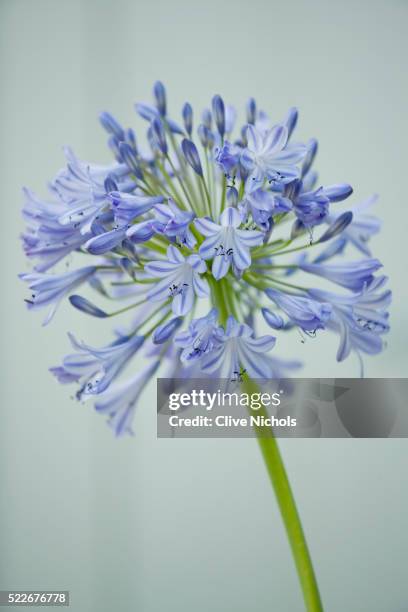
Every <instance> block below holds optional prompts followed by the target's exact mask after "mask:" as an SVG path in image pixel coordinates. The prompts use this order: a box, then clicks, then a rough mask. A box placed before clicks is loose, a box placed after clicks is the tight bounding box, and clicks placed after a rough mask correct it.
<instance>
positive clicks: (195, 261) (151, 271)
mask: <svg viewBox="0 0 408 612" xmlns="http://www.w3.org/2000/svg"><path fill="white" fill-rule="evenodd" d="M145 271H146V273H147V274H148V275H149V276H151V277H152V278H160V279H161V280H160V281H159V282H157V283H156V284H155V285H154V286H153V287H152V289H150V290H149V292H148V294H147V297H148V299H149V300H151V301H152V302H164V301H166V300H168V299H172V308H173V312H174V314H175V315H185V314H187V313H188V312H190V310H191V309H192V307H193V304H194V297H195V296H197V297H207V296H208V295H209V287H208V283H207V281H206V280H205V279H204V278H202V277H201V274H203V273H204V272H206V271H207V266H206V265H205V262H204V261H203V260H202V259H201V257H199V256H198V255H189V256H188V257H187V258H186V257H184V255H182V253H181V252H180V251H179V250H178V249H177V248H176V247H174V246H172V245H170V246H169V247H168V249H167V261H165V260H159V261H152V262H150V263H148V264H147V265H146V266H145Z"/></svg>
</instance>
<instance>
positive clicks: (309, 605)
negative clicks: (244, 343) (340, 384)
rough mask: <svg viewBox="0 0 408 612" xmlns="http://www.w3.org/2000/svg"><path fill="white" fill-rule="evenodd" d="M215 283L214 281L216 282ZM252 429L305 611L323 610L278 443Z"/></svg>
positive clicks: (253, 389) (230, 305) (230, 303)
mask: <svg viewBox="0 0 408 612" xmlns="http://www.w3.org/2000/svg"><path fill="white" fill-rule="evenodd" d="M223 280H225V279H223ZM221 282H222V281H221ZM218 284H220V283H218ZM215 285H217V283H216V282H215ZM228 289H229V287H228V284H223V285H222V287H221V288H220V289H219V293H218V295H217V294H216V293H215V296H214V297H218V299H220V297H221V298H224V299H223V302H224V311H223V314H222V315H221V322H222V323H223V324H225V320H226V316H227V315H228V314H229V313H231V314H232V315H234V316H235V317H236V316H237V312H236V309H235V304H234V297H235V296H234V294H233V293H232V294H231V293H229V291H228ZM220 294H221V295H220ZM224 300H225V301H224ZM217 305H218V303H217ZM225 311H226V312H225ZM243 386H244V388H245V391H246V392H247V393H249V394H252V393H257V392H258V391H259V390H258V386H257V384H256V383H255V381H253V380H251V379H248V378H247V379H245V380H244V383H243ZM256 414H257V415H259V416H264V417H267V416H268V413H267V411H266V410H265V408H264V407H262V408H261V410H257V411H256ZM254 430H255V433H256V437H257V440H258V445H259V448H260V450H261V453H262V457H263V460H264V462H265V467H266V470H267V472H268V476H269V479H270V481H271V484H272V487H273V489H274V492H275V496H276V500H277V502H278V506H279V510H280V513H281V516H282V520H283V523H284V525H285V529H286V533H287V536H288V539H289V543H290V547H291V550H292V555H293V558H294V561H295V565H296V569H297V573H298V577H299V581H300V586H301V588H302V593H303V599H304V603H305V608H306V610H307V612H323V607H322V602H321V599H320V594H319V589H318V586H317V582H316V576H315V573H314V570H313V565H312V560H311V557H310V553H309V549H308V547H307V543H306V538H305V535H304V533H303V528H302V523H301V521H300V517H299V514H298V511H297V508H296V502H295V499H294V497H293V493H292V489H291V487H290V484H289V479H288V476H287V474H286V469H285V466H284V463H283V461H282V457H281V454H280V451H279V447H278V443H277V441H276V438H275V436H274V433H273V430H272V429H271V428H270V427H266V426H259V427H257V426H254Z"/></svg>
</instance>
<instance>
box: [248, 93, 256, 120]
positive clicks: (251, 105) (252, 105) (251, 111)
mask: <svg viewBox="0 0 408 612" xmlns="http://www.w3.org/2000/svg"><path fill="white" fill-rule="evenodd" d="M246 116H247V122H248V123H250V124H251V125H254V124H255V121H256V102H255V99H254V98H249V100H248V102H247V106H246Z"/></svg>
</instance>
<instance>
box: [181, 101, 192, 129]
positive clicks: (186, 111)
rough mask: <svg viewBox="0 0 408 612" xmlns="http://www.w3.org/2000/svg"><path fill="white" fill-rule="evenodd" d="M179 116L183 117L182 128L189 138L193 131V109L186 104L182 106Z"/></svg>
mask: <svg viewBox="0 0 408 612" xmlns="http://www.w3.org/2000/svg"><path fill="white" fill-rule="evenodd" d="M181 114H182V115H183V121H184V127H185V128H186V132H187V134H188V135H189V136H190V137H191V134H192V131H193V109H192V107H191V104H189V103H188V102H186V103H185V105H184V106H183V110H182V111H181Z"/></svg>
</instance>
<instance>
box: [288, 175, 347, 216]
mask: <svg viewBox="0 0 408 612" xmlns="http://www.w3.org/2000/svg"><path fill="white" fill-rule="evenodd" d="M352 192H353V189H352V188H351V186H350V185H348V184H346V183H342V184H339V185H331V186H329V187H319V188H318V189H314V190H313V191H305V189H304V183H303V181H301V180H296V181H293V182H292V183H290V184H289V185H287V187H286V188H285V190H284V193H283V195H284V197H286V198H288V199H289V200H291V201H292V202H293V211H294V213H295V214H296V216H297V218H298V219H299V220H300V221H301V222H302V223H303V225H304V226H306V227H311V226H314V225H319V224H320V223H322V222H323V221H325V220H326V219H327V217H328V214H329V204H330V202H340V201H342V200H345V199H346V198H348V197H349V196H350V195H351V193H352Z"/></svg>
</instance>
